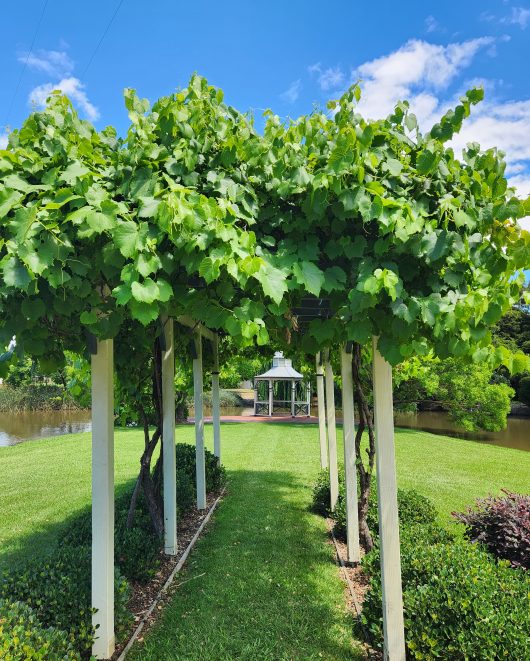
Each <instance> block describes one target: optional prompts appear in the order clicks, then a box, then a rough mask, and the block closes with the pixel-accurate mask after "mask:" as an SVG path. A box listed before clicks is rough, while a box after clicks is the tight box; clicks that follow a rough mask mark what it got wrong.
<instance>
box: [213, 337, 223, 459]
mask: <svg viewBox="0 0 530 661" xmlns="http://www.w3.org/2000/svg"><path fill="white" fill-rule="evenodd" d="M212 418H213V452H214V454H215V456H216V457H217V459H218V460H219V463H221V411H220V405H219V338H218V336H217V335H216V336H215V341H214V343H213V372H212Z"/></svg>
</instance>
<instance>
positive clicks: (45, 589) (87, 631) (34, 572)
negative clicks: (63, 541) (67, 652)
mask: <svg viewBox="0 0 530 661" xmlns="http://www.w3.org/2000/svg"><path fill="white" fill-rule="evenodd" d="M90 590H91V571H90V548H89V547H86V546H85V547H78V548H70V547H64V548H61V549H60V550H58V551H57V552H56V555H55V556H54V557H50V558H48V559H45V560H39V561H31V562H28V563H27V565H25V566H22V567H20V568H18V569H14V570H7V571H5V572H4V573H3V576H2V577H1V581H0V599H9V600H11V601H21V602H24V603H25V604H26V605H27V606H29V607H30V608H31V609H32V610H33V611H34V613H35V615H36V617H37V618H38V620H39V621H40V622H41V623H42V625H43V626H44V627H53V628H55V629H58V630H61V631H64V632H66V635H67V637H68V641H69V643H70V644H71V646H72V648H73V649H75V650H77V651H79V652H80V653H82V654H84V653H88V652H90V648H91V646H92V642H93V640H94V629H93V627H92V609H91V606H90ZM129 597H130V589H129V585H128V583H127V581H126V579H125V578H124V577H123V576H122V575H121V574H120V573H119V572H118V570H116V575H115V591H114V599H115V615H116V634H117V636H118V637H119V636H120V634H122V633H123V631H124V630H125V628H126V627H127V626H128V625H129V623H130V621H131V615H130V613H129V611H128V609H127V602H128V601H129Z"/></svg>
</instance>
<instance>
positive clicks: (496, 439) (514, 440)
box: [0, 407, 530, 451]
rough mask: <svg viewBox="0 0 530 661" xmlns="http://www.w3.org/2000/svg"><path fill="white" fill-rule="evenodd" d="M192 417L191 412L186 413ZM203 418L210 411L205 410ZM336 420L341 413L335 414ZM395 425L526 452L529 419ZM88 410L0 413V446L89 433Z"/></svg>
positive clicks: (431, 419)
mask: <svg viewBox="0 0 530 661" xmlns="http://www.w3.org/2000/svg"><path fill="white" fill-rule="evenodd" d="M251 414H252V409H248V408H236V407H225V408H222V409H221V415H227V416H239V415H251ZM190 415H193V410H191V411H190ZM205 415H207V416H208V415H211V411H210V410H208V409H205ZM337 415H338V416H339V417H340V415H341V412H340V411H337ZM396 425H397V426H399V427H408V428H411V429H423V430H425V431H430V432H433V433H435V434H446V435H448V436H456V437H458V438H468V439H470V440H473V441H479V442H481V443H489V444H492V445H500V446H503V447H508V448H517V449H519V450H527V451H530V418H508V426H507V429H506V430H504V431H502V432H498V433H489V432H480V433H475V434H472V433H468V432H465V431H462V430H461V429H459V428H458V427H457V426H456V425H454V423H452V422H451V420H450V419H449V416H448V415H447V414H446V413H441V412H435V411H425V412H422V413H415V414H410V413H398V414H397V415H396ZM90 429H91V423H90V411H26V412H23V413H16V414H13V413H0V446H3V445H4V446H5V445H16V444H17V443H22V442H24V441H32V440H36V439H39V438H44V437H47V436H60V435H62V434H74V433H77V432H85V431H90Z"/></svg>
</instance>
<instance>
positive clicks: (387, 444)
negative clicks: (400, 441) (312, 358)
mask: <svg viewBox="0 0 530 661" xmlns="http://www.w3.org/2000/svg"><path fill="white" fill-rule="evenodd" d="M373 354H374V355H373V380H374V418H375V436H376V468H377V493H378V511H379V540H380V541H379V543H380V547H381V576H382V586H383V631H384V649H385V659H388V661H404V660H405V633H404V624H403V594H402V589H401V560H400V554H399V519H398V507H397V485H396V462H395V453H394V410H393V402H392V367H391V366H390V365H389V363H387V362H386V360H385V359H384V358H383V357H382V356H381V354H380V353H379V351H378V350H377V338H375V337H374V338H373Z"/></svg>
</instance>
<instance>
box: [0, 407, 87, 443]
mask: <svg viewBox="0 0 530 661" xmlns="http://www.w3.org/2000/svg"><path fill="white" fill-rule="evenodd" d="M90 429H91V422H90V411H21V412H19V413H0V446H2V445H16V444H17V443H22V442H24V441H33V440H36V439H39V438H44V437H46V436H60V435H62V434H75V433H77V432H82V431H90Z"/></svg>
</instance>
